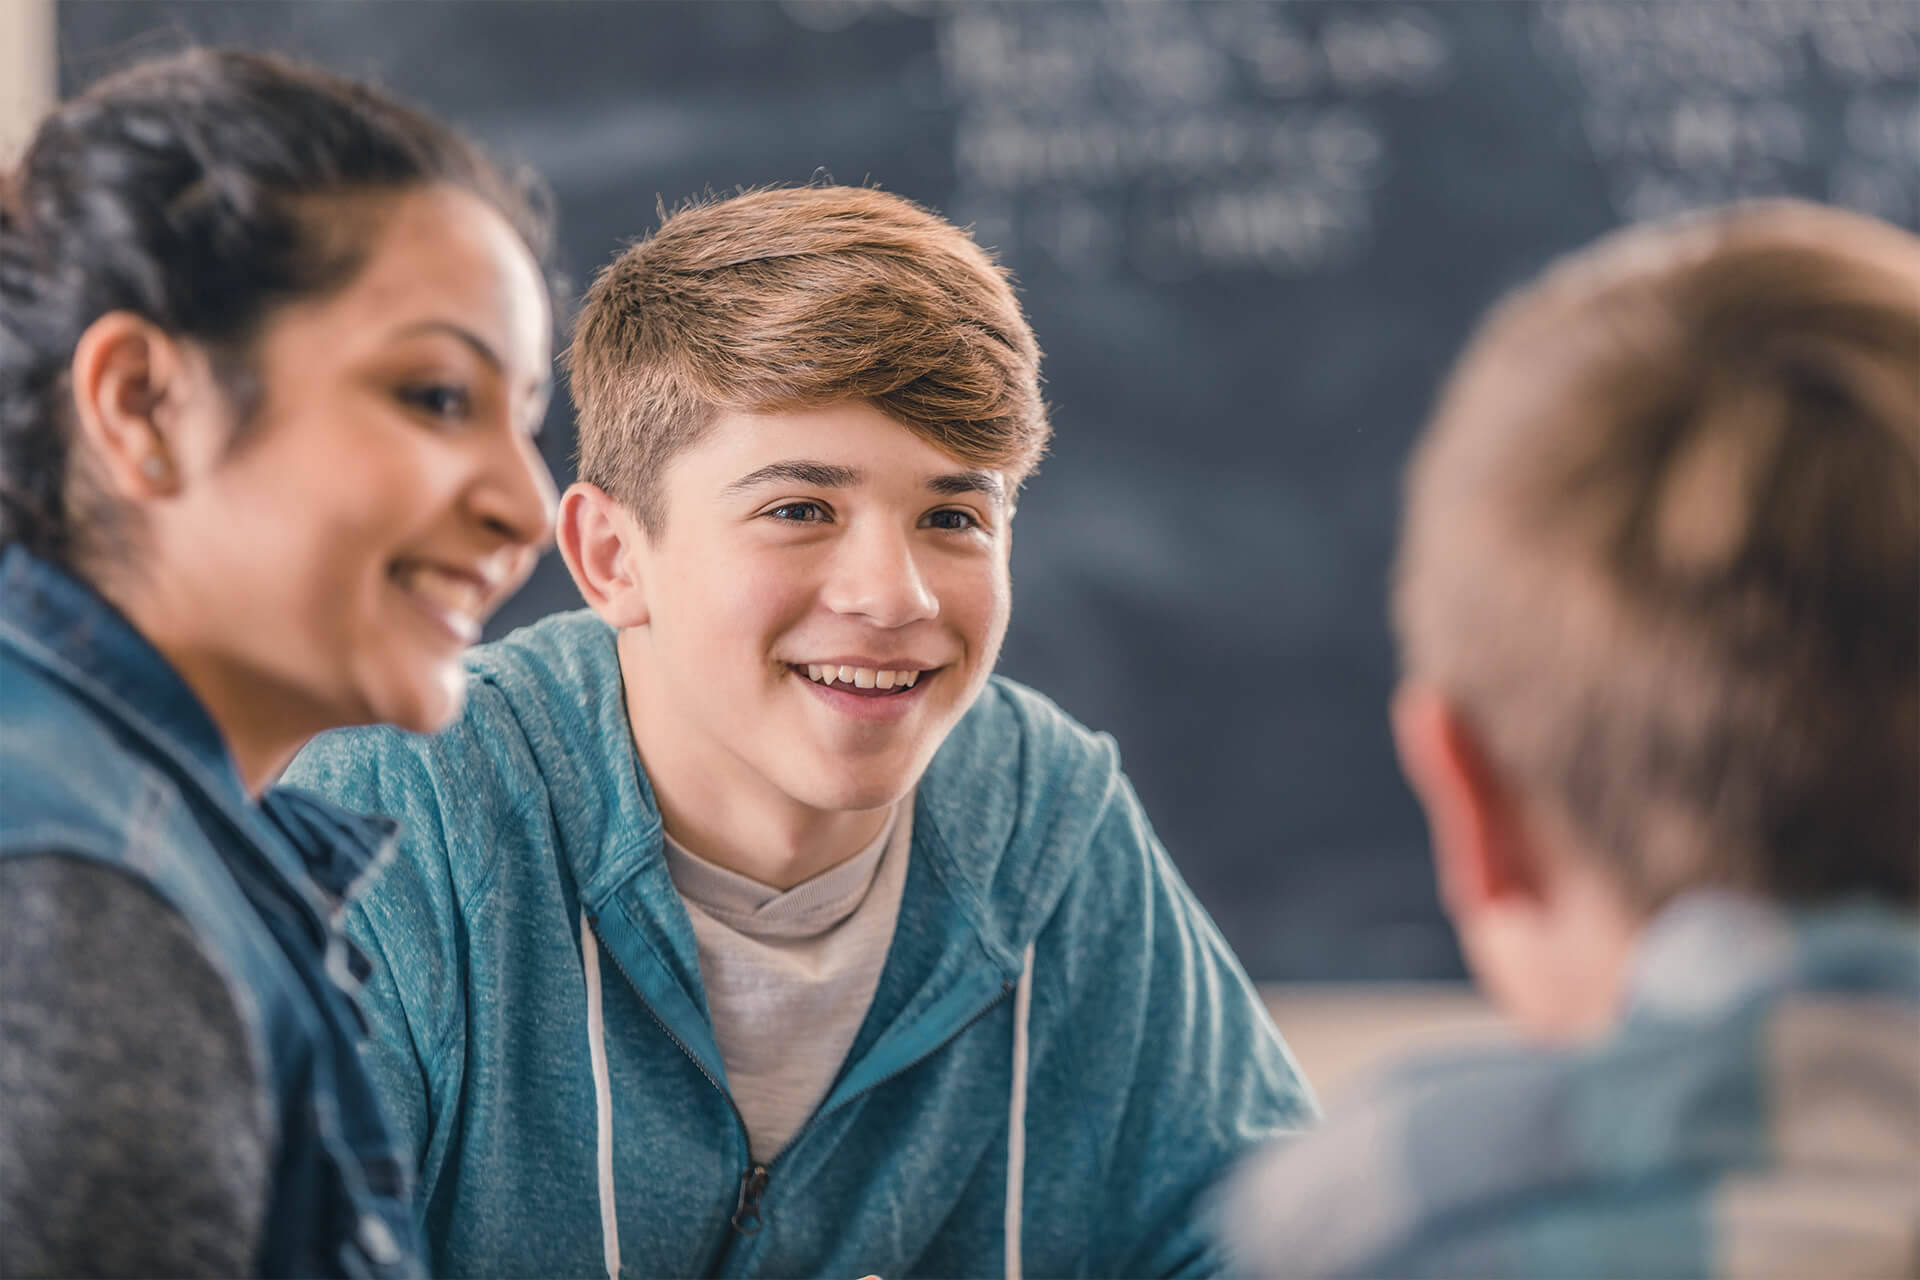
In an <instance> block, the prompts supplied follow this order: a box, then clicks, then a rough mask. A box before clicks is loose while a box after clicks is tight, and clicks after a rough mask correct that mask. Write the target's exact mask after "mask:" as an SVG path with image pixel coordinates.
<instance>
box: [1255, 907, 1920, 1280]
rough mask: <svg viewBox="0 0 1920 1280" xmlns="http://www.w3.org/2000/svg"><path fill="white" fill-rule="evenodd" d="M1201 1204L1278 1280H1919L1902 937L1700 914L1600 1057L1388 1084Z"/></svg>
mask: <svg viewBox="0 0 1920 1280" xmlns="http://www.w3.org/2000/svg"><path fill="white" fill-rule="evenodd" d="M1351 1101H1354V1102H1356V1103H1357V1104H1358V1105H1356V1106H1351V1107H1349V1108H1347V1109H1346V1110H1345V1111H1344V1112H1342V1111H1341V1110H1340V1109H1338V1108H1336V1109H1335V1110H1334V1113H1333V1119H1332V1121H1331V1123H1330V1124H1329V1125H1328V1126H1327V1127H1326V1128H1324V1129H1322V1130H1320V1131H1318V1132H1316V1133H1313V1134H1310V1135H1307V1136H1305V1137H1302V1138H1298V1139H1295V1140H1292V1141H1290V1142H1288V1143H1286V1145H1284V1146H1281V1147H1276V1148H1273V1149H1270V1150H1268V1151H1267V1152H1264V1153H1262V1154H1261V1155H1260V1156H1257V1157H1255V1158H1254V1159H1253V1160H1252V1161H1251V1162H1250V1163H1249V1164H1248V1165H1247V1166H1246V1167H1245V1168H1244V1169H1243V1170H1242V1171H1241V1173H1240V1175H1239V1177H1238V1178H1237V1179H1236V1180H1235V1182H1234V1184H1233V1185H1232V1187H1231V1188H1230V1189H1229V1191H1228V1192H1227V1194H1226V1195H1225V1196H1223V1197H1222V1200H1221V1203H1220V1212H1221V1218H1220V1223H1219V1225H1220V1229H1221V1231H1222V1233H1223V1235H1225V1237H1226V1238H1227V1239H1228V1241H1229V1242H1230V1247H1231V1252H1232V1253H1233V1255H1234V1256H1235V1257H1236V1258H1237V1259H1238V1261H1239V1266H1240V1270H1242V1271H1243V1272H1246V1273H1249V1274H1257V1275H1284V1276H1368V1277H1389V1276H1390V1277H1413V1276H1475V1277H1489V1276H1541V1277H1544V1276H1583V1277H1625V1276H1662V1277H1672V1276H1709V1275H1711V1276H1758V1275H1770V1276H1782V1277H1786V1276H1792V1277H1814V1276H1819V1277H1838V1276H1846V1275H1867V1274H1870V1275H1877V1276H1882V1275H1901V1276H1912V1275H1917V1274H1920V920H1917V919H1916V918H1915V917H1914V916H1912V915H1907V914H1902V913H1898V912H1896V911H1895V910H1893V909H1891V908H1889V907H1885V906H1879V905H1875V904H1871V903H1865V902H1862V903H1855V904H1850V905H1843V906H1836V907H1833V908H1829V909H1825V910H1822V911H1819V912H1816V913H1810V914H1806V915H1801V916H1797V917H1789V916H1787V915H1785V914H1784V913H1781V912H1779V911H1776V910H1773V909H1771V908H1768V907H1766V906H1764V905H1762V904H1760V903H1757V902H1754V901H1753V900H1750V899H1742V898H1736V897H1733V896H1731V895H1726V894H1718V893H1705V892H1702V893H1696V894H1692V895H1689V896H1687V897H1684V898H1682V899H1680V900H1679V901H1677V902H1675V903H1674V904H1672V905H1671V906H1670V907H1668V908H1667V909H1666V910H1665V911H1663V912H1661V913H1660V915H1659V916H1657V917H1656V918H1655V919H1654V921H1653V922H1652V923H1651V924H1650V925H1649V926H1648V929H1647V931H1646V933H1645V935H1644V937H1643V938H1642V940H1641V942H1640V945H1639V947H1638V948H1637V950H1636V954H1635V964H1634V969H1633V972H1632V975H1631V978H1630V994H1629V1006H1628V1013H1627V1016H1626V1018H1625V1020H1624V1022H1623V1025H1622V1026H1621V1027H1620V1029H1619V1030H1618V1031H1617V1032H1616V1033H1615V1034H1614V1035H1613V1036H1612V1037H1611V1038H1609V1039H1608V1040H1606V1041H1605V1042H1603V1043H1600V1044H1596V1045H1593V1046H1589V1047H1585V1048H1581V1049H1573V1050H1569V1049H1549V1048H1538V1047H1518V1046H1508V1047H1501V1048H1489V1049H1482V1050H1476V1051H1473V1052H1469V1053H1455V1054H1451V1055H1448V1056H1446V1057H1436V1058H1430V1059H1427V1060H1425V1061H1422V1062H1418V1063H1414V1064H1410V1065H1407V1066H1405V1067H1402V1068H1399V1069H1397V1070H1395V1071H1393V1072H1391V1073H1390V1074H1388V1075H1386V1076H1384V1077H1383V1078H1382V1079H1381V1080H1380V1081H1379V1082H1378V1084H1377V1085H1376V1086H1375V1087H1374V1088H1373V1089H1372V1090H1371V1091H1370V1092H1369V1093H1367V1094H1365V1095H1364V1096H1363V1097H1361V1098H1358V1099H1353V1100H1351Z"/></svg>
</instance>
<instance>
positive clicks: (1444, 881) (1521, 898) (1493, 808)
mask: <svg viewBox="0 0 1920 1280" xmlns="http://www.w3.org/2000/svg"><path fill="white" fill-rule="evenodd" d="M1393 741H1394V746H1395V748H1396V749H1397V750H1398V752H1399V755H1400V767H1401V769H1402V770H1404V771H1405V773H1406V775H1407V780H1408V781H1409V782H1410V783H1412V785H1413V790H1414V793H1415V794H1416V795H1418V796H1419V797H1420V804H1421V807H1422V808H1424V809H1425V810H1426V813H1427V826H1428V828H1429V832H1430V838H1431V841H1432V844H1433V864H1434V871H1435V873H1436V875H1437V877H1438V879H1439V883H1440V898H1441V901H1442V903H1443V904H1444V905H1445V906H1446V908H1447V914H1449V915H1450V916H1452V917H1453V919H1454V921H1455V923H1456V925H1458V924H1463V923H1465V922H1467V921H1469V920H1471V919H1473V918H1474V917H1475V916H1477V915H1479V914H1481V913H1483V912H1485V911H1486V910H1487V909H1489V908H1494V907H1510V906H1522V905H1525V904H1526V903H1527V902H1529V901H1531V900H1534V899H1538V898H1539V897H1540V895H1541V893H1542V890H1543V885H1542V881H1541V872H1542V870H1543V868H1542V866H1541V863H1540V854H1541V851H1540V850H1539V849H1538V848H1537V847H1536V846H1535V843H1534V840H1533V838H1532V835H1531V833H1530V831H1529V829H1528V824H1527V821H1526V814H1525V812H1524V809H1523V807H1522V805H1521V803H1520V799H1519V796H1518V793H1517V792H1515V791H1514V789H1513V788H1512V786H1511V784H1510V783H1509V782H1508V781H1507V780H1506V779H1505V778H1503V777H1501V776H1500V774H1499V772H1498V771H1497V770H1496V769H1495V768H1494V765H1493V762H1492V760H1491V759H1490V758H1489V757H1488V755H1487V752H1486V749H1485V748H1484V747H1483V746H1482V745H1481V742H1480V739H1479V737H1478V736H1477V735H1476V734H1475V732H1474V730H1473V726H1472V724H1471V723H1470V722H1469V721H1468V720H1467V718H1466V717H1465V716H1464V715H1463V714H1462V713H1461V711H1460V709H1459V708H1458V707H1457V706H1455V705H1454V704H1452V703H1450V702H1449V701H1447V699H1446V698H1445V697H1443V696H1442V695H1441V694H1440V693H1439V692H1438V691H1437V690H1435V689H1433V688H1430V687H1428V686H1426V685H1423V684H1420V683H1418V682H1417V681H1406V682H1403V683H1402V684H1401V686H1400V688H1399V689H1398V690H1396V691H1395V693H1394V697H1393Z"/></svg>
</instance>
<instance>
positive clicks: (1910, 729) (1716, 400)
mask: <svg viewBox="0 0 1920 1280" xmlns="http://www.w3.org/2000/svg"><path fill="white" fill-rule="evenodd" d="M1394 608H1395V616H1396V625H1397V628H1398V632H1399V637H1400V643H1401V649H1402V658H1403V663H1404V666H1405V669H1406V672H1407V674H1408V675H1409V676H1410V677H1412V678H1415V679H1418V680H1421V681H1424V682H1427V683H1429V684H1431V685H1434V686H1436V687H1437V688H1438V689H1439V690H1441V691H1442V692H1443V693H1444V694H1445V695H1447V696H1449V697H1451V698H1452V699H1453V700H1454V701H1455V702H1456V703H1457V704H1458V706H1459V707H1460V708H1461V710H1462V711H1463V713H1464V714H1465V715H1466V717H1467V718H1468V720H1469V722H1470V723H1471V724H1472V726H1473V727H1474V729H1475V730H1476V731H1477V733H1478V735H1479V737H1480V738H1481V740H1482V742H1483V745H1484V746H1485V748H1486V750H1487V751H1488V752H1489V754H1490V755H1491V757H1492V758H1493V760H1494V762H1495V764H1496V765H1497V766H1498V768H1499V770H1500V772H1501V773H1502V774H1503V776H1505V777H1506V778H1508V779H1510V780H1512V781H1513V782H1514V783H1515V784H1516V785H1518V786H1519V787H1521V788H1522V789H1523V791H1524V792H1525V794H1526V795H1527V796H1528V797H1529V798H1530V799H1532V800H1534V801H1536V802H1539V803H1543V804H1546V805H1550V806H1552V808H1553V809H1554V810H1555V812H1556V813H1557V815H1558V816H1559V817H1560V818H1561V819H1563V820H1564V821H1566V822H1567V823H1569V824H1570V827H1571V829H1572V831H1573V832H1574V833H1575V835H1576V837H1577V839H1578V841H1579V843H1580V844H1581V846H1582V847H1583V848H1584V849H1586V850H1589V851H1590V852H1591V853H1593V854H1594V855H1596V856H1599V857H1602V858H1604V859H1605V860H1606V861H1607V862H1608V864H1609V866H1610V867H1611V869H1612V870H1613V871H1614V872H1615V873H1616V874H1617V878H1618V881H1619V884H1620V886H1621V888H1622V890H1623V891H1624V893H1625V894H1626V896H1627V898H1628V900H1629V901H1630V902H1631V903H1633V904H1634V905H1635V906H1636V907H1637V908H1639V909H1641V910H1643V911H1651V910H1652V909H1654V908H1656V907H1657V906H1659V905H1660V904H1661V903H1662V902H1664V901H1665V900H1666V899H1668V898H1670V897H1671V896H1673V895H1674V894H1676V893H1678V892H1679V891H1681V890H1683V889H1685V888H1688V887H1691V886H1694V885H1699V884H1720V885H1726V886H1729V887H1734V888H1743V889H1749V890H1753V891H1757V892H1761V893H1764V894H1767V895H1770V896H1772V897H1775V898H1780V899H1785V900H1793V901H1803V900H1810V899H1815V898H1823V897H1831V896H1835V895H1839V894H1844V893H1870V894H1875V895H1878V896H1881V897H1891V898H1893V899H1896V900H1898V901H1900V902H1903V903H1907V904H1913V903H1914V902H1915V901H1916V900H1917V899H1920V240H1916V239H1915V238H1914V237H1913V236H1911V235H1909V234H1907V233H1906V232H1904V231H1901V230H1898V229H1897V228H1894V227H1891V226H1888V225H1886V224H1884V223H1880V222H1877V221H1874V220H1872V219H1869V218H1866V217H1862V216H1859V215H1855V214H1849V213H1843V212H1841V211H1838V210H1834V209H1827V208H1822V207H1819V206H1814V205H1809V204H1805V203H1799V202H1787V201H1782V202H1768V203H1764V204H1756V205H1748V206H1742V207H1736V208H1733V209H1729V210H1726V211H1722V212H1720V213H1717V214H1712V215H1697V216H1694V217H1690V218H1685V219H1681V220H1677V221H1674V222H1671V223H1667V224H1663V225H1655V226H1647V227H1641V228H1637V229H1632V230H1628V231H1625V232H1622V233H1619V234H1617V235H1616V236H1614V237H1612V238H1610V239H1609V240H1607V241H1604V242H1602V243H1601V244H1600V245H1598V246H1595V247H1594V248H1592V249H1591V250H1588V251H1587V252H1584V253H1580V254H1577V255H1575V256H1574V257H1572V258H1571V259H1569V260H1567V261H1565V262H1563V263H1561V264H1560V265H1558V266H1556V267H1554V268H1553V269H1551V270H1550V271H1549V272H1547V273H1546V275H1545V276H1544V277H1543V278H1542V279H1541V280H1540V281H1539V282H1538V283H1536V284H1534V285H1532V286H1531V287H1529V288H1527V289H1525V290H1524V291H1523V292H1521V293H1520V294H1519V295H1517V296H1516V297H1514V298H1512V299H1511V300H1509V301H1507V302H1506V303H1504V304H1503V305H1502V306H1500V307H1499V308H1498V309H1497V310H1496V311H1495V312H1494V314H1493V315H1492V316H1491V317H1490V318H1489V319H1488V321H1487V322H1486V323H1485V325H1484V326H1483V327H1482V329H1481V331H1480V333H1479V334H1478V336H1477V337H1476V338H1475V340H1474V342H1473V344H1472V346H1471V347H1470V348H1469V350H1468V352H1467V354H1466V356H1465V357H1464V359H1463V360H1462V362H1461V364H1460V366H1459V368H1458V369H1457V371H1456V373H1455V374H1454V376H1453V379H1452V381H1451V383H1450V384H1449V386H1448V387H1447V389H1446V392H1445V394H1444V396H1443V397H1442V400H1441V403H1440V406H1439V409H1438V411H1437V414H1436V417H1435V419H1434V422H1433V424H1432V425H1431V427H1430V429H1429V431H1428V433H1427V435H1426V437H1425V439H1424V441H1423V443H1422V444H1421V446H1420V447H1419V449H1418V451H1417V453H1416V455H1415V458H1414V460H1413V463H1412V465H1411V468H1410V470H1409V474H1408V483H1407V515H1406V521H1405V527H1404V530H1403V534H1402V539H1401V544H1400V554H1399V562H1398V565H1397V569H1396V581H1395V599H1394Z"/></svg>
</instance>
